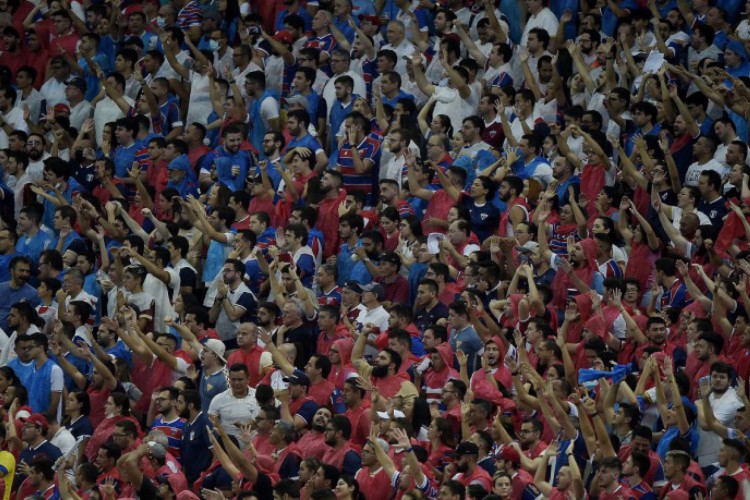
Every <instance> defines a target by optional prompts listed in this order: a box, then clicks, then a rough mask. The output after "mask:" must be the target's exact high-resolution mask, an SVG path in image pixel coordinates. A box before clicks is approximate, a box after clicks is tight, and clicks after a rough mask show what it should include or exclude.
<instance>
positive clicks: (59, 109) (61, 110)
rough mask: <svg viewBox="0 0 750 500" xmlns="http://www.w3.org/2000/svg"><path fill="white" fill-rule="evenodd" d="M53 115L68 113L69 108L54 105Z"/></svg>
mask: <svg viewBox="0 0 750 500" xmlns="http://www.w3.org/2000/svg"><path fill="white" fill-rule="evenodd" d="M53 110H54V112H55V113H70V106H68V105H67V104H62V103H60V104H55V107H54V108H53Z"/></svg>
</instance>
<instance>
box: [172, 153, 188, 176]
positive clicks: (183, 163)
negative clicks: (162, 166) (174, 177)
mask: <svg viewBox="0 0 750 500" xmlns="http://www.w3.org/2000/svg"><path fill="white" fill-rule="evenodd" d="M168 169H169V170H182V171H183V172H187V171H189V170H190V160H188V157H187V155H180V156H178V157H177V158H175V159H174V160H172V161H170V162H169V167H168Z"/></svg>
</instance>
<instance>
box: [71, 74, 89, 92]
mask: <svg viewBox="0 0 750 500" xmlns="http://www.w3.org/2000/svg"><path fill="white" fill-rule="evenodd" d="M67 84H68V85H72V86H74V87H78V89H80V91H81V92H83V93H84V94H85V93H86V89H87V88H88V85H87V84H86V80H84V79H83V78H80V77H78V78H71V79H70V80H68V83H67Z"/></svg>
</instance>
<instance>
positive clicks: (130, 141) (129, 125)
mask: <svg viewBox="0 0 750 500" xmlns="http://www.w3.org/2000/svg"><path fill="white" fill-rule="evenodd" d="M136 135H138V121H137V120H136V119H135V118H131V117H125V118H120V119H119V120H117V121H116V122H115V137H117V142H118V143H119V144H120V145H119V146H117V149H115V150H114V152H113V153H112V161H113V162H115V177H117V178H118V179H120V180H121V181H122V182H124V183H125V184H132V183H133V180H132V179H131V178H130V176H129V175H128V172H129V171H130V168H131V167H132V165H133V160H135V153H136V150H137V149H138V144H137V143H136V141H135V136H136Z"/></svg>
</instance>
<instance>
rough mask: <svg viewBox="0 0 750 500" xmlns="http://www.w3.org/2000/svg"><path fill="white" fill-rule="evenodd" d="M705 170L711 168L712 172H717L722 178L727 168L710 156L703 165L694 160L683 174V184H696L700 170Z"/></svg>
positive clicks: (726, 172) (727, 170)
mask: <svg viewBox="0 0 750 500" xmlns="http://www.w3.org/2000/svg"><path fill="white" fill-rule="evenodd" d="M706 170H713V171H714V172H716V173H718V174H719V175H720V176H721V177H722V178H724V176H725V175H727V174H728V173H729V169H728V168H727V167H726V166H725V165H723V164H722V163H721V162H720V161H718V160H715V159H713V158H711V159H710V160H708V161H707V162H706V163H704V164H703V165H701V164H699V163H698V162H697V161H696V162H694V163H693V164H692V165H690V166H689V167H688V169H687V173H686V174H685V185H686V186H698V178H699V177H700V175H701V172H705V171H706Z"/></svg>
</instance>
